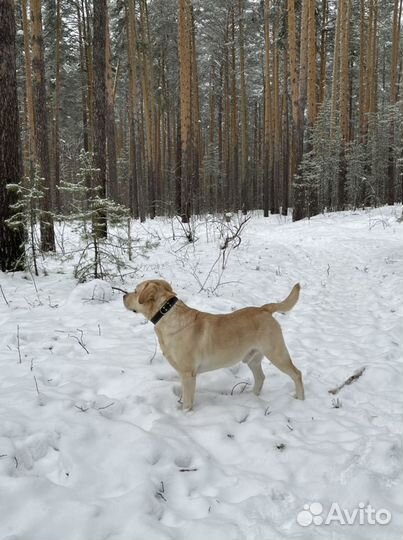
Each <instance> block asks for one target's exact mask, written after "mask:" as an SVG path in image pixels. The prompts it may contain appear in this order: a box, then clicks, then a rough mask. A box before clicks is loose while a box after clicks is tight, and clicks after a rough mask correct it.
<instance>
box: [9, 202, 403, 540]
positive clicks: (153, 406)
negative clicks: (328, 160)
mask: <svg viewBox="0 0 403 540" xmlns="http://www.w3.org/2000/svg"><path fill="white" fill-rule="evenodd" d="M400 215H401V206H395V207H392V208H378V209H373V210H370V211H357V212H342V213H335V214H327V215H321V216H317V217H315V218H313V219H311V220H310V221H308V220H305V221H302V222H298V223H292V222H291V221H290V219H289V218H288V219H285V218H281V217H280V216H272V217H271V218H270V219H264V218H263V217H262V216H261V215H260V214H259V213H255V214H253V216H252V218H251V220H250V221H249V222H248V223H247V225H246V226H245V229H244V231H243V233H242V242H241V244H240V245H239V246H238V248H236V249H233V250H232V251H231V253H230V254H229V258H228V259H227V266H226V268H225V270H224V272H223V273H221V271H220V268H221V267H220V264H221V260H220V261H219V262H218V263H217V264H216V265H215V266H214V262H215V261H216V260H217V259H218V258H219V257H220V255H222V251H220V248H219V245H220V241H221V243H222V241H223V238H221V240H220V230H221V231H223V225H222V224H220V223H217V222H215V221H214V219H213V218H211V217H209V218H205V219H204V220H200V221H198V222H197V223H196V225H195V231H194V232H195V235H196V237H197V241H196V242H195V243H194V244H189V243H188V242H187V241H186V239H185V238H184V235H183V232H182V228H181V226H180V224H179V223H178V222H177V221H175V220H174V221H170V220H168V219H163V218H158V219H155V220H154V221H152V222H151V221H147V222H146V223H145V224H143V225H140V224H138V223H134V224H133V225H132V234H133V237H134V238H135V240H136V242H135V247H134V248H133V250H134V251H133V252H134V255H135V257H134V261H133V264H134V266H136V268H137V270H136V273H135V274H133V275H129V276H127V277H126V282H125V283H124V284H123V285H122V284H121V283H119V282H118V281H117V280H114V284H115V285H116V286H120V287H123V288H126V289H128V290H132V289H133V288H134V286H135V284H136V283H137V282H138V281H141V280H143V279H147V278H153V277H163V278H165V279H167V280H168V281H170V282H171V283H172V285H173V287H174V290H175V291H176V292H177V294H178V296H179V297H180V298H181V299H182V300H184V301H185V302H187V303H188V304H189V305H191V306H192V307H195V308H198V309H201V310H205V311H210V312H214V313H224V312H229V311H231V310H234V309H237V308H241V307H244V306H247V305H261V304H263V303H267V302H272V301H278V300H282V299H283V298H285V297H286V296H287V294H288V293H289V291H290V289H291V287H292V285H294V283H296V282H300V283H301V286H302V290H301V296H300V300H299V302H298V304H297V305H296V306H295V308H294V309H293V310H292V311H291V312H290V313H288V314H286V315H282V314H276V318H277V320H278V321H279V322H280V323H281V325H282V328H283V332H284V335H285V340H286V343H287V346H288V348H289V350H290V352H291V356H292V358H293V360H294V362H295V364H296V365H297V366H298V367H299V368H300V369H301V371H302V373H303V377H304V381H305V393H306V400H305V401H297V400H295V399H293V397H292V395H293V391H294V388H293V384H292V382H291V380H290V379H289V378H288V377H287V376H285V375H284V374H282V373H281V372H279V371H278V370H277V369H276V368H274V367H273V366H272V365H271V364H270V363H269V362H265V363H264V364H263V366H264V371H265V373H266V376H267V378H266V382H265V385H264V387H263V390H262V394H261V396H259V397H256V396H255V395H254V394H253V393H252V391H251V384H250V383H251V376H250V372H249V370H248V368H247V367H246V366H244V365H237V366H235V367H234V368H231V369H221V370H218V371H215V372H211V373H207V374H204V375H201V376H199V377H198V380H197V390H196V401H195V408H194V411H192V412H190V413H184V412H182V411H181V410H180V409H178V403H177V401H178V397H177V393H178V385H179V380H178V376H177V375H176V373H175V371H174V370H173V369H172V368H171V367H170V365H169V364H168V363H167V361H166V360H165V359H164V358H163V356H162V354H161V352H160V350H159V348H158V346H157V343H156V338H155V335H154V330H153V326H152V324H151V323H148V322H146V321H145V320H144V319H143V318H142V317H141V316H140V315H135V314H133V313H130V312H128V311H126V310H125V309H124V307H123V305H122V298H121V294H120V293H119V292H117V291H112V289H111V288H110V285H109V284H108V283H103V282H99V281H89V282H87V283H84V284H81V285H77V284H76V280H74V278H73V276H72V264H73V262H72V260H69V258H68V257H64V258H62V257H60V256H59V255H56V256H55V255H54V256H49V257H47V258H46V259H45V260H44V261H42V262H41V266H44V267H46V270H47V271H46V274H47V275H43V273H42V272H41V275H40V277H37V278H35V280H33V279H32V276H31V275H29V274H26V273H16V274H14V275H4V274H1V275H0V283H1V285H2V291H3V293H4V296H2V295H0V373H1V375H0V539H1V540H6V539H7V540H54V539H56V538H57V539H62V540H107V539H108V540H165V539H171V540H205V539H206V538H207V539H208V540H224V539H225V540H279V539H283V538H287V539H288V538H293V539H300V540H312V539H329V540H330V539H331V540H342V539H345V540H347V539H349V540H350V539H351V538H354V540H361V539H362V540H364V539H365V540H369V539H370V540H398V539H399V538H401V532H402V530H403V508H402V495H401V494H402V490H403V479H402V459H403V444H402V443H403V441H402V430H403V422H402V419H403V393H402V382H403V377H402V372H403V352H402V342H403V332H402V313H403V312H402V310H403V301H402V300H403V298H402V297H403V249H402V248H403V223H399V222H398V220H397V218H398V217H399V216H400ZM67 236H68V235H67ZM68 241H69V240H68V238H67V240H66V243H68ZM200 289H202V290H200ZM362 368H365V371H364V372H363V373H362V374H361V375H360V376H357V378H356V379H355V380H353V381H352V382H351V384H349V385H346V386H344V387H343V388H342V389H340V391H339V392H337V393H335V394H331V393H329V390H332V389H335V388H336V387H338V386H340V385H342V383H343V382H344V381H346V380H347V379H348V378H349V377H351V376H352V375H354V374H356V373H357V372H358V370H360V369H362ZM239 383H241V384H239ZM312 503H319V504H314V505H313V506H310V507H307V506H306V505H310V504H312ZM304 505H305V506H304ZM335 505H336V510H335ZM368 505H371V506H370V507H369V506H368ZM337 508H339V510H337ZM369 508H372V509H374V512H373V513H372V515H371V516H370V515H369V514H370V513H371V511H370V510H369ZM329 512H330V514H329ZM329 516H330V521H329ZM389 518H390V519H389ZM313 519H314V520H315V521H314V523H311V521H312V520H313ZM348 520H350V521H352V522H353V523H352V524H349V523H348ZM360 521H361V522H362V523H361V524H360ZM386 522H388V523H386ZM310 523H311V524H310Z"/></svg>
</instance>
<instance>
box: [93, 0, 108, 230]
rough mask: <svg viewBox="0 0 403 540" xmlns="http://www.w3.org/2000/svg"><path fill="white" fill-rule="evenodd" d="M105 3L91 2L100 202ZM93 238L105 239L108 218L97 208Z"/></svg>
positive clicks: (103, 165)
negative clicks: (92, 6)
mask: <svg viewBox="0 0 403 540" xmlns="http://www.w3.org/2000/svg"><path fill="white" fill-rule="evenodd" d="M106 20H107V3H106V0H96V2H94V29H93V46H92V51H93V68H94V114H93V116H94V133H93V141H94V168H95V169H96V171H95V172H94V176H93V181H94V188H97V194H98V196H99V197H100V198H101V199H104V198H105V196H106V84H105V81H106V69H105V58H106V56H105V45H106ZM93 230H94V234H95V235H96V236H97V237H98V238H102V237H106V236H107V216H106V212H105V210H104V209H103V208H98V209H97V211H96V215H95V216H94V219H93Z"/></svg>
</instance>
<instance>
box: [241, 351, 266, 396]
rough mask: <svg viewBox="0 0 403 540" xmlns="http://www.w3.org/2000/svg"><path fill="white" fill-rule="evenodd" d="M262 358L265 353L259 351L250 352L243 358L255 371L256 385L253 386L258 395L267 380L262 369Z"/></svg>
mask: <svg viewBox="0 0 403 540" xmlns="http://www.w3.org/2000/svg"><path fill="white" fill-rule="evenodd" d="M262 359H263V354H262V353H261V352H259V351H256V350H254V351H251V352H249V353H248V354H247V355H246V356H245V358H244V359H243V360H242V362H244V363H245V364H247V365H248V366H249V369H250V370H251V372H252V373H253V378H254V380H255V385H254V387H253V393H254V394H256V395H257V396H258V395H259V394H260V392H261V390H262V386H263V383H264V380H265V376H264V373H263V369H262Z"/></svg>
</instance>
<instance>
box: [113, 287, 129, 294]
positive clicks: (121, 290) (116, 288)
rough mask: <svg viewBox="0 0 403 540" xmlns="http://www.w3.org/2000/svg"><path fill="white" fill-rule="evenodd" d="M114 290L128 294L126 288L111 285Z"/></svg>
mask: <svg viewBox="0 0 403 540" xmlns="http://www.w3.org/2000/svg"><path fill="white" fill-rule="evenodd" d="M111 288H112V289H113V290H114V291H120V292H121V293H123V294H127V291H125V290H124V289H119V287H111Z"/></svg>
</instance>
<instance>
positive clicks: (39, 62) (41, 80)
mask: <svg viewBox="0 0 403 540" xmlns="http://www.w3.org/2000/svg"><path fill="white" fill-rule="evenodd" d="M31 22H32V75H33V95H34V106H35V131H36V133H35V141H36V153H37V156H38V162H39V172H40V175H41V177H42V178H43V183H44V187H45V192H44V196H43V199H42V213H41V222H40V229H41V245H42V249H43V251H54V250H55V236H54V230H53V217H52V214H51V209H52V199H53V198H54V185H53V183H52V177H51V174H50V159H49V139H48V115H47V110H46V104H47V100H46V84H45V63H44V58H43V53H44V51H43V35H42V13H41V2H40V0H31Z"/></svg>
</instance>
